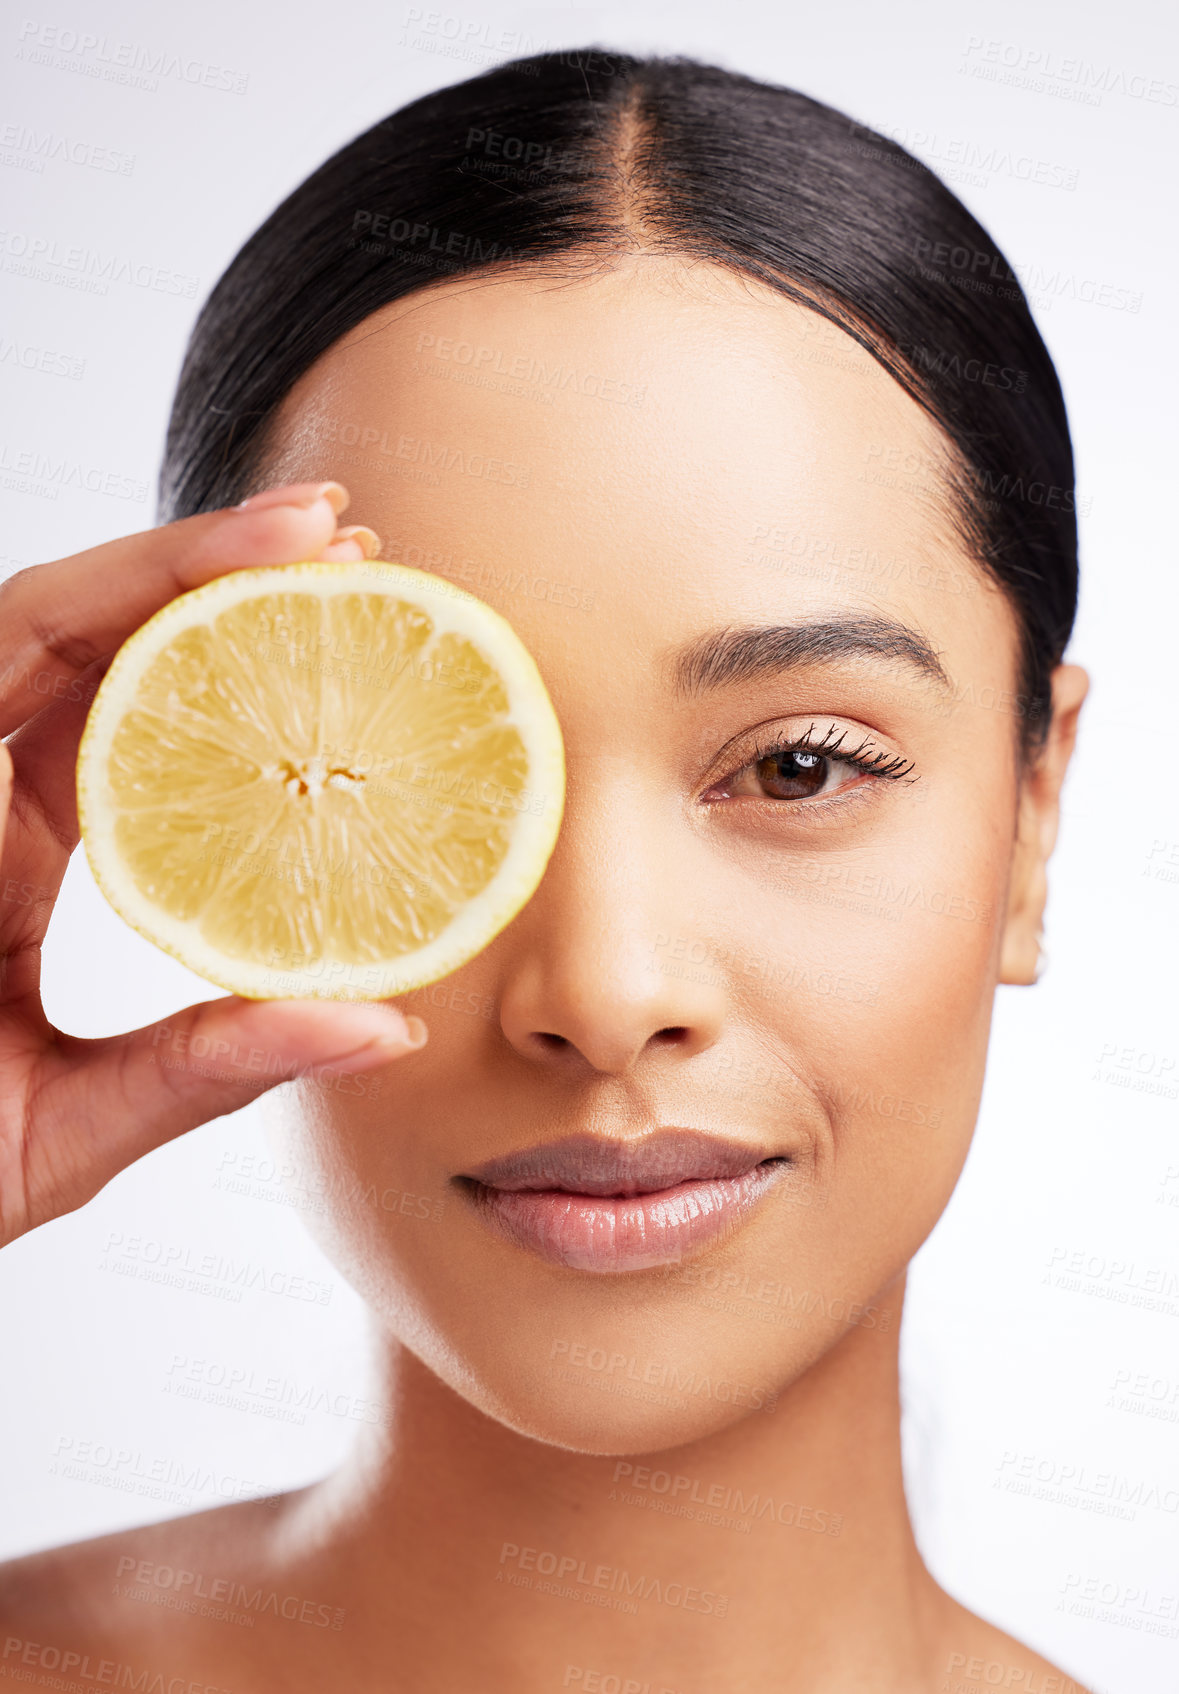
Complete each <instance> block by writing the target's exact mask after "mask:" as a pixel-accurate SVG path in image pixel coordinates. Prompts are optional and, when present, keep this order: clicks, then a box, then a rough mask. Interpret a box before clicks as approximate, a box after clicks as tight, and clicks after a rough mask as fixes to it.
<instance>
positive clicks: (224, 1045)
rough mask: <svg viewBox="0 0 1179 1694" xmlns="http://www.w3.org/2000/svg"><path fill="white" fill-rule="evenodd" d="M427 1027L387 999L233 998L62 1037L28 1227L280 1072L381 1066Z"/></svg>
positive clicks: (46, 1086) (32, 1148)
mask: <svg viewBox="0 0 1179 1694" xmlns="http://www.w3.org/2000/svg"><path fill="white" fill-rule="evenodd" d="M426 1035H427V1031H426V1026H425V1024H424V1023H423V1022H422V1020H421V1019H420V1018H418V1017H406V1015H405V1014H404V1013H403V1012H401V1011H400V1010H399V1008H398V1007H396V1006H394V1005H393V1004H391V1003H390V1002H389V1001H365V1002H362V1003H356V1002H344V1001H337V1000H242V999H238V998H236V997H234V998H230V999H222V1000H208V1001H205V1002H203V1003H202V1004H200V1005H196V1006H189V1007H187V1008H186V1010H184V1011H182V1012H177V1013H176V1014H175V1015H174V1016H172V1017H169V1018H167V1019H165V1020H163V1021H161V1022H159V1023H156V1024H151V1025H148V1026H146V1027H145V1028H143V1029H137V1030H132V1031H131V1032H130V1033H128V1034H126V1035H117V1036H110V1037H107V1038H106V1039H104V1040H99V1041H81V1040H77V1039H75V1038H72V1037H68V1036H59V1037H58V1038H57V1041H56V1043H54V1047H53V1048H51V1049H50V1053H49V1054H47V1055H46V1059H47V1061H48V1062H50V1063H51V1064H52V1065H53V1072H52V1074H51V1075H49V1076H48V1077H45V1078H44V1080H43V1081H42V1082H41V1083H40V1084H39V1086H38V1088H37V1090H36V1095H35V1097H36V1102H37V1107H36V1122H35V1124H34V1125H33V1126H31V1131H32V1133H31V1138H30V1144H29V1148H28V1154H27V1164H26V1175H27V1186H26V1192H27V1202H28V1212H29V1214H30V1215H29V1218H28V1222H27V1223H26V1225H25V1227H27V1228H31V1227H32V1226H33V1225H34V1224H36V1223H43V1222H45V1221H46V1219H47V1218H51V1217H56V1216H58V1215H60V1214H61V1213H62V1212H66V1211H72V1210H73V1209H74V1208H75V1207H77V1206H81V1205H84V1204H85V1202H86V1201H87V1200H89V1199H91V1198H92V1197H93V1196H94V1195H95V1194H97V1192H98V1191H99V1189H100V1188H102V1187H104V1186H105V1184H106V1183H108V1182H109V1181H110V1180H111V1178H112V1177H114V1176H116V1175H117V1174H118V1172H119V1171H121V1170H123V1169H124V1168H125V1167H126V1166H127V1165H129V1164H132V1163H134V1161H135V1160H136V1159H140V1158H142V1157H143V1155H144V1154H145V1153H149V1152H151V1150H152V1149H153V1148H155V1147H159V1146H162V1145H163V1143H164V1142H166V1141H171V1140H173V1139H174V1138H175V1137H176V1136H178V1135H183V1134H184V1132H185V1131H186V1130H189V1129H193V1128H195V1127H196V1125H197V1124H200V1123H205V1122H207V1121H208V1120H209V1119H210V1118H215V1117H220V1116H222V1115H223V1114H224V1113H226V1112H234V1111H237V1110H238V1108H239V1107H241V1106H244V1105H246V1104H247V1103H248V1102H249V1101H251V1100H254V1099H256V1098H257V1097H258V1095H260V1094H264V1093H265V1092H266V1091H267V1090H268V1089H270V1088H274V1087H275V1086H276V1085H277V1084H278V1083H280V1082H286V1081H289V1080H290V1079H291V1078H292V1077H295V1076H303V1075H307V1074H308V1073H312V1074H316V1073H319V1072H321V1071H322V1072H330V1073H336V1072H341V1071H345V1072H351V1073H360V1072H364V1071H371V1070H375V1069H377V1068H378V1067H379V1066H381V1065H385V1064H390V1063H392V1062H393V1061H394V1060H396V1059H399V1058H403V1057H404V1056H405V1055H406V1054H408V1053H412V1052H414V1051H416V1050H417V1048H419V1047H421V1046H423V1045H424V1044H425V1041H426ZM54 1053H55V1054H56V1057H51V1055H53V1054H54ZM18 1233H19V1232H18Z"/></svg>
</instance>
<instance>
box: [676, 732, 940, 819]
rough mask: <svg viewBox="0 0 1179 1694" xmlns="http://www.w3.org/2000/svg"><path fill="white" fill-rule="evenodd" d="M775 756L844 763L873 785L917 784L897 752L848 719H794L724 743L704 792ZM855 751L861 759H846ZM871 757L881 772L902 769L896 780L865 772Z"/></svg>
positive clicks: (909, 763)
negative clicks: (891, 766)
mask: <svg viewBox="0 0 1179 1694" xmlns="http://www.w3.org/2000/svg"><path fill="white" fill-rule="evenodd" d="M791 722H793V723H795V724H799V725H801V724H804V723H805V725H806V727H805V728H800V729H799V730H798V731H797V732H794V731H792V730H791V729H790V728H789V727H788V726H789V724H790V723H791ZM776 726H777V727H776ZM833 742H838V743H839V746H840V751H839V752H835V751H834V750H833V748H832V743H833ZM825 749H826V750H825ZM776 751H777V752H785V751H794V752H800V753H818V754H820V755H821V756H822V757H824V758H829V759H831V760H832V762H833V763H840V764H846V765H848V766H850V768H851V769H853V770H858V771H861V772H863V773H864V774H865V775H868V776H873V777H875V778H876V779H877V781H885V782H887V781H905V780H908V781H910V782H915V781H916V780H917V778H916V776H915V775H914V774H913V771H914V764H913V761H912V760H911V759H906V758H905V756H904V755H903V754H901V753H899V752H897V753H894V752H891V751H890V750H889V748H888V746H887V743H886V742H885V740H884V738H883V737H877V736H876V734H875V733H874V732H873V731H872V730H870V729H868V728H867V727H866V726H865V725H863V724H857V723H855V722H854V721H851V720H844V721H842V722H841V721H840V720H839V719H837V718H835V717H827V716H824V715H820V716H818V717H815V716H807V717H806V718H805V719H804V718H802V717H800V716H798V715H793V717H792V718H791V719H783V718H769V719H767V720H766V721H765V722H764V723H760V724H755V725H754V726H753V727H752V728H751V729H748V730H744V731H742V733H741V734H740V735H735V736H733V738H732V740H731V741H728V742H726V744H725V746H724V747H722V748H721V750H720V752H719V753H718V754H717V756H716V758H715V759H714V760H713V761H712V765H711V768H710V770H709V772H708V774H707V776H706V778H705V781H704V792H708V791H709V790H710V789H713V788H715V787H716V785H717V784H718V783H719V782H723V781H724V780H725V779H726V778H729V777H734V776H738V775H740V774H741V772H743V771H745V770H747V769H748V768H749V766H750V765H753V764H756V763H757V761H758V760H759V759H762V758H768V757H769V756H770V755H771V754H772V753H774V752H776ZM857 751H860V752H862V753H863V755H864V757H863V758H862V759H853V758H851V757H849V754H850V753H854V752H857ZM874 756H876V757H878V758H879V760H880V762H881V764H882V766H883V767H884V768H887V766H888V765H889V764H890V763H892V762H898V763H899V765H900V766H901V767H902V768H899V769H898V770H897V771H896V774H895V775H890V776H882V775H881V772H880V771H879V770H872V769H870V768H868V761H871V760H872V759H873V757H874ZM773 804H775V805H784V804H793V802H789V801H774V802H773ZM806 804H810V805H816V804H819V802H818V801H809V802H806Z"/></svg>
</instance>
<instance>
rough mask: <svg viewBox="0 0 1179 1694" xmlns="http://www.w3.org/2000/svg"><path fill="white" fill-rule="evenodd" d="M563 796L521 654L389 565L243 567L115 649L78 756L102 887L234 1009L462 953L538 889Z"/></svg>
mask: <svg viewBox="0 0 1179 1694" xmlns="http://www.w3.org/2000/svg"><path fill="white" fill-rule="evenodd" d="M563 802H564V755H563V748H562V743H561V734H560V729H559V726H558V724H557V719H556V716H555V714H554V712H553V708H552V705H551V703H550V701H549V698H548V695H547V693H546V691H545V687H544V684H543V682H542V680H541V677H540V674H539V672H538V671H537V668H536V665H535V663H534V662H533V660H532V658H531V655H530V654H529V653H528V651H527V649H526V648H525V647H524V646H523V644H522V643H521V642H520V640H519V638H518V636H517V635H516V634H515V632H514V631H513V630H512V628H511V626H510V625H509V624H508V623H507V622H506V621H505V620H504V619H503V618H502V617H500V616H499V614H498V613H497V612H494V611H492V610H491V608H490V607H489V606H486V605H484V603H483V602H482V601H480V600H477V599H475V597H474V596H473V595H470V594H467V593H465V592H464V591H463V590H461V589H459V588H456V587H455V586H454V585H453V584H451V583H449V582H446V581H444V580H443V579H442V578H439V577H434V576H431V575H429V574H428V573H427V572H425V571H418V570H412V569H410V568H408V567H406V566H401V565H390V564H381V563H368V564H357V565H334V564H300V565H284V566H276V567H272V568H268V569H265V570H245V571H237V572H234V573H233V574H231V575H229V576H224V577H220V578H218V579H217V580H216V581H215V582H211V583H208V584H207V585H206V586H205V587H204V588H199V589H197V590H195V591H194V592H193V593H191V594H185V595H182V596H180V598H179V599H176V600H173V601H171V602H170V603H169V604H168V605H167V606H165V607H164V608H163V609H162V610H161V611H160V612H158V613H157V614H156V616H155V617H154V618H152V619H151V620H150V621H149V622H148V623H146V624H145V625H144V626H143V627H142V629H139V630H137V631H136V632H135V634H134V635H133V636H131V638H130V640H128V641H127V642H126V643H125V645H124V646H123V647H122V648H121V649H120V651H119V653H118V654H117V655H116V657H115V660H114V663H113V664H112V666H111V668H110V670H109V672H108V673H107V676H106V677H105V679H104V681H103V683H102V687H101V688H100V689H99V691H98V694H97V696H96V698H95V701H94V704H93V706H92V708H91V711H90V716H89V718H88V720H87V725H86V731H85V734H84V736H83V738H82V745H81V748H80V750H79V755H78V807H79V816H80V819H81V827H82V838H83V840H84V842H85V846H86V853H87V857H88V859H89V861H90V865H91V868H92V869H93V871H94V875H95V879H96V880H97V882H98V884H99V886H100V887H101V889H102V891H103V893H104V894H105V895H106V897H107V899H108V900H109V901H110V902H111V904H112V905H113V906H114V908H115V910H116V911H117V912H119V914H120V915H121V916H122V917H124V918H126V919H127V921H128V922H129V923H131V924H133V925H134V927H135V928H136V929H138V930H139V931H140V933H141V934H143V935H145V936H147V938H148V939H149V940H151V941H154V942H155V943H156V944H157V945H158V946H160V947H163V948H164V949H165V950H166V951H168V952H170V953H172V954H174V955H175V956H176V957H177V958H179V959H180V960H181V961H182V962H183V963H184V964H186V965H188V966H189V967H190V968H191V969H192V970H194V971H197V972H198V973H199V974H200V975H202V976H205V977H207V978H208V979H209V980H210V981H212V982H215V983H218V984H219V985H220V986H221V987H223V988H227V989H230V990H232V991H233V992H234V993H237V994H242V995H246V996H249V997H251V998H258V999H267V998H277V997H280V996H283V997H286V996H300V997H301V996H317V997H323V998H331V999H349V1000H352V999H356V1000H360V999H381V998H386V997H388V996H390V995H393V994H398V993H404V992H406V991H407V990H409V989H410V988H415V987H419V986H421V985H422V984H423V983H427V982H433V981H435V980H436V979H437V978H438V977H440V976H445V975H447V974H448V973H449V972H450V971H452V970H455V969H457V967H458V966H459V965H460V964H462V963H464V962H465V961H466V960H467V959H469V958H471V957H472V956H473V955H474V954H475V953H477V952H478V951H479V950H480V949H481V948H483V947H485V946H486V945H487V943H488V942H489V941H490V940H491V939H492V938H493V936H495V935H496V934H498V933H499V931H500V930H501V929H502V928H503V927H504V925H505V924H507V923H508V922H510V920H511V919H512V918H513V917H514V916H515V914H516V913H517V912H518V911H519V909H520V907H521V906H523V905H524V903H525V902H526V901H527V900H528V898H529V897H530V896H531V894H532V893H533V892H534V891H535V889H536V886H537V884H538V883H539V881H540V879H541V876H542V875H543V873H544V868H545V865H546V863H547V861H548V858H549V855H550V853H551V852H552V849H553V845H554V843H555V841H556V837H557V831H558V828H559V826H560V821H561V812H562V806H563Z"/></svg>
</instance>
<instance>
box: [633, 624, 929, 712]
mask: <svg viewBox="0 0 1179 1694" xmlns="http://www.w3.org/2000/svg"><path fill="white" fill-rule="evenodd" d="M862 658H873V659H885V660H888V661H892V662H896V661H899V662H900V663H901V664H903V665H906V666H908V667H909V668H910V669H911V670H914V671H916V672H917V673H918V674H919V675H921V676H922V677H924V678H925V679H926V681H928V682H933V683H936V684H937V686H938V687H939V688H944V689H950V688H952V686H953V685H952V684H951V682H950V679H949V677H948V676H947V675H946V672H945V670H944V669H943V667H942V664H941V661H940V659H939V658H938V656H937V654H936V653H935V652H934V650H933V648H932V647H931V646H930V644H929V642H928V641H927V640H926V639H925V637H924V636H923V635H921V634H919V633H918V631H917V630H915V629H909V628H908V627H907V626H906V625H905V624H903V623H896V622H894V620H893V619H892V618H856V617H847V618H825V619H823V620H822V621H821V622H816V623H805V624H786V625H778V626H772V627H767V628H757V627H754V628H749V629H717V630H709V631H708V632H707V634H705V635H701V636H697V637H696V638H695V639H694V640H692V641H689V642H687V643H686V644H685V645H684V646H682V647H676V648H673V649H672V650H671V652H670V653H668V654H666V655H665V658H664V663H665V664H670V667H671V676H672V681H673V684H674V687H675V689H676V691H677V692H678V693H681V694H689V695H691V694H703V693H705V692H707V691H709V690H711V689H714V688H728V687H731V686H733V685H734V684H735V683H739V682H749V681H751V680H753V679H754V678H757V677H764V676H769V675H772V674H774V673H775V672H777V671H785V670H792V669H794V668H795V667H796V666H799V665H813V664H822V663H823V662H825V661H828V660H832V659H862Z"/></svg>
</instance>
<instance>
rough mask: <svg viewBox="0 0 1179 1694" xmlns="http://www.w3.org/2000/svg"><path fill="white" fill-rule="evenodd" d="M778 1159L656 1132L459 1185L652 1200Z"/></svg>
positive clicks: (503, 1164) (501, 1165)
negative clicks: (677, 1188) (678, 1188)
mask: <svg viewBox="0 0 1179 1694" xmlns="http://www.w3.org/2000/svg"><path fill="white" fill-rule="evenodd" d="M780 1156H781V1155H775V1154H774V1153H772V1152H770V1151H768V1150H767V1149H766V1148H764V1147H749V1146H743V1145H742V1144H741V1143H740V1142H736V1141H726V1140H722V1139H721V1138H720V1137H718V1136H715V1135H706V1134H705V1133H704V1132H703V1131H702V1130H698V1129H658V1130H654V1131H653V1132H652V1133H650V1134H648V1135H645V1136H643V1138H642V1139H641V1140H639V1141H620V1140H609V1139H606V1138H605V1137H603V1136H600V1135H586V1134H581V1135H570V1136H565V1137H563V1138H562V1139H561V1140H559V1141H546V1142H543V1143H542V1144H541V1145H539V1146H537V1147H528V1148H525V1149H524V1150H523V1151H522V1152H519V1153H506V1154H504V1155H503V1156H502V1157H500V1158H498V1159H488V1160H487V1162H486V1163H485V1164H482V1165H478V1166H476V1167H475V1168H474V1169H473V1170H470V1171H467V1172H465V1173H464V1178H465V1180H466V1181H469V1182H477V1183H480V1184H482V1186H483V1187H485V1188H498V1189H501V1190H503V1191H505V1192H507V1193H523V1192H528V1191H532V1192H544V1191H545V1190H546V1189H547V1190H556V1191H560V1192H563V1193H566V1194H591V1195H597V1196H599V1197H600V1198H605V1197H607V1196H615V1197H618V1198H626V1197H629V1196H632V1195H635V1194H656V1193H659V1192H660V1191H661V1190H662V1189H666V1188H674V1187H675V1186H676V1185H677V1184H678V1183H681V1182H692V1181H704V1182H706V1181H708V1180H709V1179H710V1178H711V1179H713V1180H715V1179H716V1178H724V1177H737V1176H744V1175H745V1174H746V1173H747V1172H748V1171H751V1170H754V1169H755V1168H756V1167H757V1166H758V1165H760V1164H764V1163H765V1161H766V1160H767V1159H772V1158H775V1157H780Z"/></svg>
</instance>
